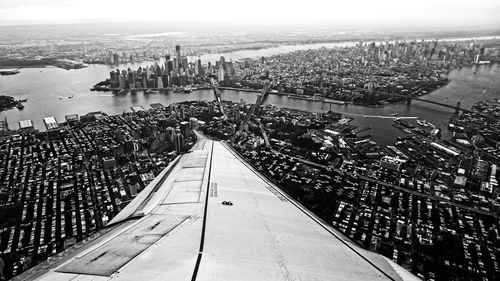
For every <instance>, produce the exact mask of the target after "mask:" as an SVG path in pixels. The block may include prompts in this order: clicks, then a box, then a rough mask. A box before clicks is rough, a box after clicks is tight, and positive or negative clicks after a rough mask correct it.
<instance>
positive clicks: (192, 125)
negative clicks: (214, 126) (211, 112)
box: [189, 117, 198, 130]
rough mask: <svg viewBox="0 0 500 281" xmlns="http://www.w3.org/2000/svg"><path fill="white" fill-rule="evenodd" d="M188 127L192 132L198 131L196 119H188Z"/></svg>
mask: <svg viewBox="0 0 500 281" xmlns="http://www.w3.org/2000/svg"><path fill="white" fill-rule="evenodd" d="M189 127H190V128H191V129H192V130H196V129H198V119H196V118H194V117H191V118H189Z"/></svg>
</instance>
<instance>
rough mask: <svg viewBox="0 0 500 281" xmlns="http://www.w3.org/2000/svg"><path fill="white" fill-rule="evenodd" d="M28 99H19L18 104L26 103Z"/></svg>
mask: <svg viewBox="0 0 500 281" xmlns="http://www.w3.org/2000/svg"><path fill="white" fill-rule="evenodd" d="M27 101H28V99H20V100H19V102H27Z"/></svg>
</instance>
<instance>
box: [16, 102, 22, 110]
mask: <svg viewBox="0 0 500 281" xmlns="http://www.w3.org/2000/svg"><path fill="white" fill-rule="evenodd" d="M16 107H17V109H19V110H22V109H23V108H24V105H23V104H22V103H20V102H18V103H17V105H16Z"/></svg>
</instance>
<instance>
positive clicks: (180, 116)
mask: <svg viewBox="0 0 500 281" xmlns="http://www.w3.org/2000/svg"><path fill="white" fill-rule="evenodd" d="M179 118H181V120H184V119H185V118H186V114H185V113H184V107H182V106H180V107H179Z"/></svg>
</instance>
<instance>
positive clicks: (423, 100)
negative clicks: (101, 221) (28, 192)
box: [373, 87, 472, 113]
mask: <svg viewBox="0 0 500 281" xmlns="http://www.w3.org/2000/svg"><path fill="white" fill-rule="evenodd" d="M422 90H423V88H422V87H419V88H418V89H416V90H415V91H413V92H411V93H410V94H408V95H402V94H396V93H387V92H377V91H373V93H376V94H384V95H386V94H389V95H392V96H396V97H402V98H405V99H407V102H408V103H411V101H412V100H417V101H421V102H426V103H431V104H435V105H439V106H443V107H447V108H451V109H455V113H459V112H460V111H463V112H472V111H471V110H468V109H465V108H461V107H460V101H459V102H457V104H456V105H451V104H447V103H442V102H437V101H432V100H426V99H422V98H419V97H418V96H417V97H415V95H416V94H418V93H420V92H421V91H422Z"/></svg>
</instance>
